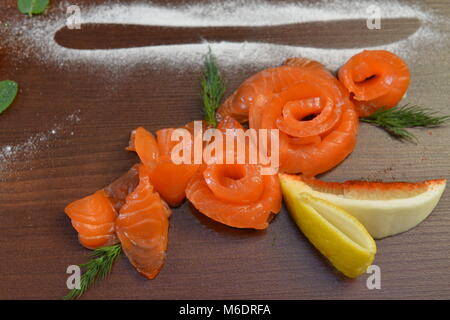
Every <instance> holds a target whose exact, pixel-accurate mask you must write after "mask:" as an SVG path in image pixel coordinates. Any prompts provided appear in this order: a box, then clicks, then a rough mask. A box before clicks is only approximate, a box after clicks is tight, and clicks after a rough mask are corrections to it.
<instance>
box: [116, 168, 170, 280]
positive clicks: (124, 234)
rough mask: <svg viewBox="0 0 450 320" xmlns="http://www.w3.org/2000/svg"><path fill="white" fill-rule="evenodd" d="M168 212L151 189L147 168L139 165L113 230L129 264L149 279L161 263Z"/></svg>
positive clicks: (164, 254) (165, 205)
mask: <svg viewBox="0 0 450 320" xmlns="http://www.w3.org/2000/svg"><path fill="white" fill-rule="evenodd" d="M170 214H171V211H170V209H169V208H168V206H167V204H166V203H165V202H164V201H163V200H162V199H161V198H160V197H159V195H158V193H156V192H155V191H154V190H153V186H152V185H151V183H150V178H149V175H148V168H147V167H146V166H144V165H140V166H139V184H138V186H137V187H136V189H135V190H134V191H133V192H131V193H130V194H129V195H128V196H127V198H126V202H125V204H124V205H123V206H122V208H121V209H120V212H119V216H118V217H117V219H116V233H117V236H118V237H119V239H120V242H121V244H122V248H123V251H124V252H125V254H126V255H127V257H128V259H129V261H130V263H131V264H132V265H133V266H134V267H135V268H136V269H137V270H138V272H139V273H140V274H142V275H143V276H145V277H146V278H148V279H153V278H155V277H156V276H157V275H158V273H159V271H160V270H161V268H162V266H163V265H164V260H165V256H166V250H167V243H168V231H169V217H170Z"/></svg>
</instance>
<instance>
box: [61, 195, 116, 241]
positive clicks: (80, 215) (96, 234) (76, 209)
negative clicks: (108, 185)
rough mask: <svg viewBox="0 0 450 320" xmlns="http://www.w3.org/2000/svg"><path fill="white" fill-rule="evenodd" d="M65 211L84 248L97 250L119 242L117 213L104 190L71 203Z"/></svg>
mask: <svg viewBox="0 0 450 320" xmlns="http://www.w3.org/2000/svg"><path fill="white" fill-rule="evenodd" d="M64 211H65V213H66V214H67V215H68V216H69V218H70V219H71V220H72V225H73V227H74V228H75V230H77V232H78V239H79V241H80V243H81V244H82V245H83V246H84V247H86V248H88V249H95V248H99V247H103V246H110V245H113V244H116V243H117V242H118V239H117V237H116V235H115V227H114V222H115V220H116V217H117V212H116V211H115V210H114V207H113V204H112V202H111V200H110V199H109V197H108V196H107V195H106V193H105V192H104V191H103V190H99V191H97V192H95V193H94V194H92V195H90V196H87V197H85V198H82V199H79V200H76V201H74V202H72V203H70V204H69V205H68V206H67V207H66V208H65V209H64Z"/></svg>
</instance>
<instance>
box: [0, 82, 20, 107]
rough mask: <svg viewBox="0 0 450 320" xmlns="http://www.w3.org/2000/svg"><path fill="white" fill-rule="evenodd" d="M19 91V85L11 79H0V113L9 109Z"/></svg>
mask: <svg viewBox="0 0 450 320" xmlns="http://www.w3.org/2000/svg"><path fill="white" fill-rule="evenodd" d="M18 91H19V86H18V85H17V83H16V82H14V81H11V80H5V81H0V113H2V112H3V111H5V110H6V109H8V107H9V106H10V105H11V103H13V101H14V99H15V98H16V96H17V92H18Z"/></svg>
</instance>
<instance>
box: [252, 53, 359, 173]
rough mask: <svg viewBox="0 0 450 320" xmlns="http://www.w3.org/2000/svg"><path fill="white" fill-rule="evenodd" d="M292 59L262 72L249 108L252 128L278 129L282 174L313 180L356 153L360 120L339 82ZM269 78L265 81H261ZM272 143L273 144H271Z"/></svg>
mask: <svg viewBox="0 0 450 320" xmlns="http://www.w3.org/2000/svg"><path fill="white" fill-rule="evenodd" d="M306 62H307V63H305V61H304V59H300V61H297V62H296V61H295V60H293V59H290V60H289V61H288V62H287V65H284V66H281V67H278V68H271V69H267V70H265V71H264V72H262V73H260V78H261V80H259V82H261V83H265V87H260V89H256V88H255V90H261V91H260V92H259V93H258V94H257V95H256V96H264V97H265V98H264V99H260V98H258V99H256V100H255V102H254V103H253V104H252V105H251V106H250V108H249V124H250V128H253V129H279V155H280V171H281V172H289V173H303V174H304V175H306V176H315V175H317V174H320V173H323V172H325V171H328V170H330V169H332V168H334V167H335V166H336V165H338V164H339V163H340V162H342V161H343V160H344V159H345V158H346V157H347V156H348V155H349V154H350V153H351V152H352V151H353V149H354V147H355V144H356V136H357V131H358V116H357V114H356V112H355V110H354V106H353V104H352V103H351V101H350V100H349V99H348V92H346V91H345V90H344V89H343V87H342V85H341V84H340V83H339V81H338V80H337V79H336V78H335V77H334V76H332V74H331V73H330V72H329V71H328V70H326V69H325V67H324V66H323V65H321V64H319V63H318V62H311V61H310V60H308V61H306ZM262 79H265V80H262ZM271 143H272V142H270V143H269V144H271Z"/></svg>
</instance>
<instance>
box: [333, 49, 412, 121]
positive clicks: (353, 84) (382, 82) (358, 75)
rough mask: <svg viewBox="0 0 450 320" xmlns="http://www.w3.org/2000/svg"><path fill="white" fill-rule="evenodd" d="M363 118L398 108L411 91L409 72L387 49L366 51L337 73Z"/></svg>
mask: <svg viewBox="0 0 450 320" xmlns="http://www.w3.org/2000/svg"><path fill="white" fill-rule="evenodd" d="M338 76H339V80H340V81H341V82H342V84H343V85H344V86H345V87H346V88H347V89H348V91H349V92H350V94H351V99H352V101H353V103H354V104H355V106H356V110H357V112H358V114H359V116H360V117H366V116H370V115H371V114H373V113H374V112H375V111H376V110H378V109H380V108H385V109H389V108H392V107H395V106H396V105H397V104H398V103H399V102H400V100H401V99H402V98H403V96H404V95H405V93H406V90H408V86H409V81H410V72H409V69H408V66H407V65H406V63H405V62H404V61H403V60H402V59H401V58H400V57H398V56H397V55H395V54H393V53H392V52H389V51H385V50H364V51H363V52H361V53H358V54H356V55H354V56H353V57H351V58H350V59H349V60H348V61H347V63H346V64H345V65H344V66H343V67H342V68H340V70H339V72H338Z"/></svg>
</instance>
